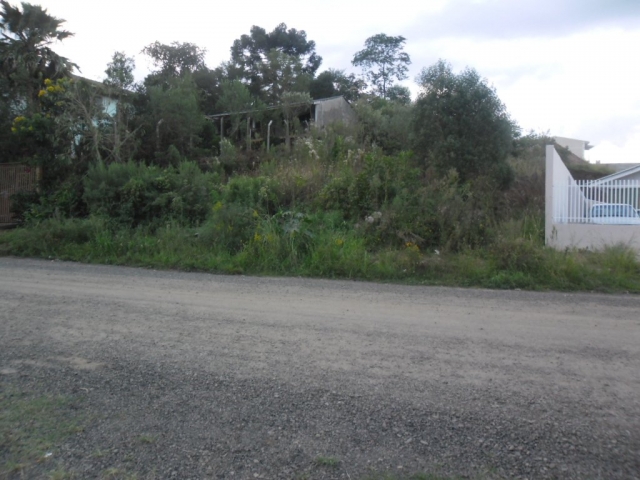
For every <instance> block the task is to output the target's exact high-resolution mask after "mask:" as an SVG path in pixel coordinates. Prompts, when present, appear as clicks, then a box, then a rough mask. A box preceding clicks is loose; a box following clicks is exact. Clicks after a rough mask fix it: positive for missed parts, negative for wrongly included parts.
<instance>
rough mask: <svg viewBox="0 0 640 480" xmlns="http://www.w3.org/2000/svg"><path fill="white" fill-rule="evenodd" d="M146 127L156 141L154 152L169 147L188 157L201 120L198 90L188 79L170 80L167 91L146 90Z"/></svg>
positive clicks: (200, 126) (200, 125)
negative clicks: (149, 124)
mask: <svg viewBox="0 0 640 480" xmlns="http://www.w3.org/2000/svg"><path fill="white" fill-rule="evenodd" d="M147 90H148V94H149V107H148V108H149V113H150V118H149V120H150V123H151V124H152V125H153V128H154V132H155V137H156V139H155V140H156V152H164V151H166V150H167V149H168V148H169V147H170V146H171V145H173V146H174V147H175V148H177V149H178V151H179V152H180V153H181V154H183V155H184V154H186V153H189V152H190V151H191V150H192V149H193V147H194V146H195V143H196V142H197V141H198V140H199V137H198V134H199V133H200V131H201V129H202V125H203V122H204V117H203V115H202V112H201V111H200V108H199V105H198V89H197V87H196V85H195V83H194V82H193V79H192V78H191V76H189V75H186V76H185V77H182V78H173V79H171V80H170V81H169V86H168V88H163V87H162V86H154V87H149V88H148V89H147Z"/></svg>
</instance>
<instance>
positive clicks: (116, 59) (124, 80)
mask: <svg viewBox="0 0 640 480" xmlns="http://www.w3.org/2000/svg"><path fill="white" fill-rule="evenodd" d="M135 68H136V62H135V60H134V59H133V58H132V57H127V56H126V55H125V53H124V52H115V53H114V54H113V56H112V57H111V61H110V62H109V64H108V65H107V69H106V70H105V71H104V73H106V74H107V78H105V80H104V82H103V83H104V84H105V85H108V86H111V87H116V88H120V89H124V90H126V89H130V88H131V87H132V86H133V81H134V78H133V71H134V70H135Z"/></svg>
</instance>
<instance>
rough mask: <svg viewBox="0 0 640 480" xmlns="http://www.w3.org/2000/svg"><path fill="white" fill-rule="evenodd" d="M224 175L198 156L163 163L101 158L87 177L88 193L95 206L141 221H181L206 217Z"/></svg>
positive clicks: (126, 220) (132, 222)
mask: <svg viewBox="0 0 640 480" xmlns="http://www.w3.org/2000/svg"><path fill="white" fill-rule="evenodd" d="M218 184H219V177H218V176H217V175H215V174H212V173H203V172H202V171H201V170H200V169H199V167H198V166H197V165H196V164H195V163H192V162H181V163H180V164H179V165H178V167H177V168H173V167H169V168H166V169H161V168H160V167H157V166H153V165H152V166H147V165H144V164H140V163H134V162H128V163H112V164H111V165H109V166H106V165H104V164H103V163H98V164H96V165H93V166H91V167H90V169H89V172H88V173H87V176H86V178H85V182H84V186H85V193H84V199H85V201H86V202H87V205H88V207H89V211H90V213H92V214H95V215H102V216H106V217H108V218H110V219H113V220H114V221H116V222H117V223H119V224H121V225H124V226H127V227H135V226H138V225H141V224H151V223H155V224H159V223H161V222H167V221H177V222H179V223H182V224H184V225H197V224H199V223H201V222H202V221H203V220H204V219H205V218H206V216H207V215H208V213H209V211H210V210H211V206H212V204H213V200H214V198H213V195H212V192H214V187H216V186H217V185H218Z"/></svg>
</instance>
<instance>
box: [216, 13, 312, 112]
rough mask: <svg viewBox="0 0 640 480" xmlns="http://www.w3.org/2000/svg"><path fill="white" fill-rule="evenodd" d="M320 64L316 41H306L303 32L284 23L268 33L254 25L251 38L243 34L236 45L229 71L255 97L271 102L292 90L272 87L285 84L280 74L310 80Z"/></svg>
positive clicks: (233, 48) (232, 51)
mask: <svg viewBox="0 0 640 480" xmlns="http://www.w3.org/2000/svg"><path fill="white" fill-rule="evenodd" d="M321 63H322V57H320V56H319V55H318V54H317V53H316V44H315V42H314V41H312V40H307V34H306V32H305V31H304V30H296V29H295V28H290V29H287V25H286V24H284V23H281V24H280V25H278V26H277V27H276V28H275V29H274V30H273V31H272V32H270V33H267V32H266V30H265V29H264V28H261V27H258V26H255V25H254V26H253V27H252V28H251V33H250V35H242V36H241V37H240V38H239V39H237V40H235V41H234V42H233V45H232V47H231V62H230V63H229V65H228V68H227V71H228V73H229V75H230V78H236V79H240V80H243V81H244V82H245V83H247V84H248V86H249V91H250V92H251V94H252V95H255V96H258V97H261V98H262V99H263V100H266V101H271V100H273V94H278V95H279V94H282V93H283V91H289V90H288V89H280V90H279V89H278V88H277V86H276V87H275V88H274V87H273V86H272V85H273V84H274V83H282V82H283V80H281V79H280V78H279V77H278V75H281V74H285V73H289V74H290V75H291V76H293V77H295V76H305V77H306V78H307V79H308V80H307V81H309V80H310V79H311V78H313V76H314V75H315V73H316V71H317V70H318V68H319V67H320V64H321ZM283 65H284V66H285V67H286V68H285V67H283ZM287 69H288V70H287ZM293 80H294V79H291V78H289V79H288V80H286V82H289V83H293ZM265 92H266V93H265ZM270 96H271V97H272V98H269V97H270Z"/></svg>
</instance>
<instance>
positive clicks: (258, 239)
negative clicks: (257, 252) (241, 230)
mask: <svg viewBox="0 0 640 480" xmlns="http://www.w3.org/2000/svg"><path fill="white" fill-rule="evenodd" d="M261 240H262V235H260V234H259V233H256V234H255V235H254V236H253V241H254V242H259V241H261Z"/></svg>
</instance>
